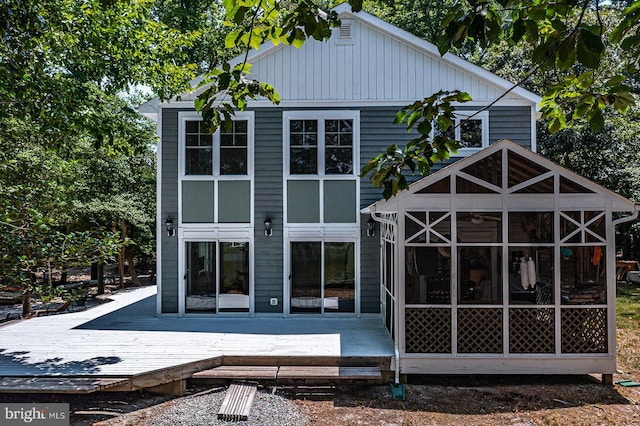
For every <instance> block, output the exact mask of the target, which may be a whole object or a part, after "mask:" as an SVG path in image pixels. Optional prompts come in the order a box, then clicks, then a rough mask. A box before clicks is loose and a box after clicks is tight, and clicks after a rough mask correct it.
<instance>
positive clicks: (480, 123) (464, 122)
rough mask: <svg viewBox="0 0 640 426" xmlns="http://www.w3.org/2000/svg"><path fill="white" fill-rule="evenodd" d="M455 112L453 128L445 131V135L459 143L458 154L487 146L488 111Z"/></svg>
mask: <svg viewBox="0 0 640 426" xmlns="http://www.w3.org/2000/svg"><path fill="white" fill-rule="evenodd" d="M474 114H475V113H474V112H473V111H458V112H456V122H455V126H454V128H451V129H449V130H448V131H447V136H448V137H450V138H452V139H455V140H457V141H458V142H459V143H460V148H459V149H458V154H470V153H472V152H475V151H478V150H480V149H482V148H485V147H487V146H489V113H488V112H487V111H482V112H479V113H477V114H475V115H474Z"/></svg>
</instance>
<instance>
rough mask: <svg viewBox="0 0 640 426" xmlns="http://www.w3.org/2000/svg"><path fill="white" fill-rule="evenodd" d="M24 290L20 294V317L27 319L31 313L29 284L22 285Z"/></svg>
mask: <svg viewBox="0 0 640 426" xmlns="http://www.w3.org/2000/svg"><path fill="white" fill-rule="evenodd" d="M24 285H25V288H24V292H23V293H22V317H23V318H24V317H27V316H28V315H29V313H30V312H31V282H25V283H24Z"/></svg>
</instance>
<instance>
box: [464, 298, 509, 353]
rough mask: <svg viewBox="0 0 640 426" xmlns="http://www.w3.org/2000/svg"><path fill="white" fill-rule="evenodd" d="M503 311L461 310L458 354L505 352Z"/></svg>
mask: <svg viewBox="0 0 640 426" xmlns="http://www.w3.org/2000/svg"><path fill="white" fill-rule="evenodd" d="M502 336H503V329H502V309H490V308H489V309H459V310H458V352H459V353H475V354H478V353H492V354H498V353H502V352H503V343H502Z"/></svg>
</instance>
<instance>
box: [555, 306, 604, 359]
mask: <svg viewBox="0 0 640 426" xmlns="http://www.w3.org/2000/svg"><path fill="white" fill-rule="evenodd" d="M560 316H561V318H562V323H561V330H562V331H561V333H562V334H561V336H562V353H574V354H585V353H607V352H608V350H607V346H608V345H607V342H608V333H607V309H606V308H584V309H579V308H574V309H570V308H567V309H562V311H561V314H560Z"/></svg>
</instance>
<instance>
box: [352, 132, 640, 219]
mask: <svg viewBox="0 0 640 426" xmlns="http://www.w3.org/2000/svg"><path fill="white" fill-rule="evenodd" d="M502 151H506V153H507V156H506V157H505V156H502V157H501V158H509V157H508V155H509V153H514V154H516V156H519V157H520V158H523V159H524V160H525V161H526V162H527V164H526V165H525V166H524V167H523V166H522V164H517V163H516V164H514V166H515V167H514V169H518V170H517V173H518V174H519V176H518V177H517V182H518V183H516V184H514V185H509V182H502V183H501V185H499V186H496V185H493V184H492V183H490V182H481V181H480V179H474V176H470V174H469V173H467V172H466V171H467V170H469V169H470V166H473V165H476V164H481V166H485V164H482V163H483V161H486V162H488V161H489V159H490V158H492V156H494V158H495V155H496V154H498V156H499V154H501V153H502ZM505 167H506V168H508V169H507V173H508V174H509V175H510V174H511V173H512V172H513V173H516V170H512V169H511V165H510V164H504V165H502V168H505ZM449 176H451V177H452V179H454V178H456V177H463V179H469V178H470V179H472V180H474V181H475V182H479V184H480V185H477V184H475V183H473V182H471V183H470V185H476V186H478V187H479V189H481V190H483V191H484V190H485V188H486V189H488V190H487V191H486V192H493V191H492V190H494V191H495V193H494V194H490V195H501V194H502V195H507V194H518V195H524V196H527V197H530V196H535V195H537V194H536V193H535V192H522V189H525V188H527V187H533V186H534V185H539V188H540V187H543V186H544V185H547V186H548V185H550V187H551V192H544V191H540V192H539V193H540V195H548V196H549V195H554V191H555V190H557V188H558V187H559V186H560V187H561V186H562V183H560V184H558V183H556V184H554V182H566V185H568V186H572V187H574V188H578V189H583V191H580V190H578V191H576V192H564V193H561V194H560V195H561V196H565V197H576V196H580V197H583V198H584V199H585V201H588V199H594V198H598V199H602V198H608V199H610V200H611V202H612V211H614V212H634V211H635V210H638V206H636V205H635V204H634V203H633V202H632V201H630V200H628V199H626V198H624V197H623V196H621V195H618V194H616V193H615V192H613V191H610V190H608V189H606V188H604V187H603V186H600V185H598V184H597V183H595V182H593V181H591V180H589V179H587V178H585V177H582V176H580V175H578V174H577V173H574V172H572V171H571V170H569V169H566V168H564V167H562V166H560V165H558V164H556V163H554V162H553V161H551V160H548V159H547V158H544V157H542V156H541V155H539V154H536V153H534V152H532V151H530V150H528V149H527V148H524V147H522V146H521V145H518V144H516V143H515V142H512V141H510V140H508V139H502V140H500V141H498V142H496V143H494V144H493V145H490V146H489V147H487V148H484V149H483V150H481V151H479V152H477V153H475V154H473V155H471V156H469V157H466V158H463V159H461V160H459V161H456V162H455V163H453V164H450V165H448V166H446V167H444V168H442V169H440V170H438V171H436V172H434V173H433V174H431V175H429V176H426V177H424V178H422V179H420V180H419V181H417V182H414V183H413V184H411V185H410V186H409V189H406V190H404V191H402V192H399V193H398V194H396V195H395V196H393V197H391V198H390V199H388V200H384V199H382V200H379V201H376V202H375V203H373V204H371V205H370V206H368V207H365V208H364V209H362V210H361V213H363V214H367V213H372V212H397V211H398V209H399V207H400V206H401V205H402V204H403V203H405V202H407V201H408V200H409V199H412V198H413V197H420V196H422V197H430V198H433V197H434V194H429V193H428V192H427V191H426V190H425V189H426V188H428V187H430V186H431V185H434V184H436V183H437V182H440V181H442V180H443V179H445V178H447V177H449ZM510 179H511V176H509V177H508V178H507V181H509V180H510ZM545 179H551V181H550V183H546V184H545V183H544V180H545ZM547 182H549V181H547ZM455 184H457V183H454V185H455ZM421 191H423V192H422V193H421ZM561 192H562V191H561ZM467 194H470V192H466V193H465V194H463V195H467ZM472 195H475V196H482V195H486V194H482V193H476V194H472ZM435 196H449V197H455V196H457V195H456V194H452V193H446V194H445V193H444V192H441V193H439V194H435ZM585 207H587V206H586V205H585Z"/></svg>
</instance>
